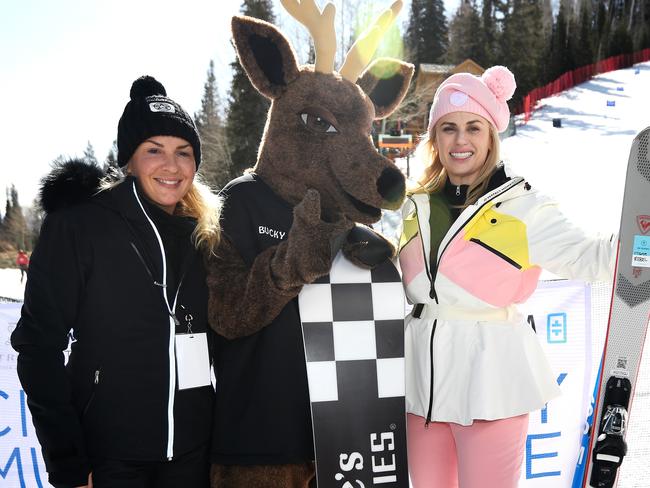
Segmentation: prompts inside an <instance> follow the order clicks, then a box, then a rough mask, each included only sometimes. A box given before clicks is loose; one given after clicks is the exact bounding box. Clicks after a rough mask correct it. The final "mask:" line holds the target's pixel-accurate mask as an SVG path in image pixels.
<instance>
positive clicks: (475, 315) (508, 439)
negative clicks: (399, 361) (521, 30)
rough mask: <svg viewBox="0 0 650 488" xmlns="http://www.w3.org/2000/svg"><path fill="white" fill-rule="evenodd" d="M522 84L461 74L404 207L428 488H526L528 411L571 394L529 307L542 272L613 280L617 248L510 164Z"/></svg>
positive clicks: (413, 413)
mask: <svg viewBox="0 0 650 488" xmlns="http://www.w3.org/2000/svg"><path fill="white" fill-rule="evenodd" d="M514 90H515V80H514V77H513V75H512V73H511V72H510V71H509V70H508V69H507V68H505V67H502V66H495V67H493V68H490V69H489V70H487V71H486V72H485V73H484V74H483V76H482V77H480V78H479V77H475V76H473V75H470V74H468V73H459V74H455V75H453V76H451V77H449V78H448V79H447V80H445V81H444V82H443V83H442V84H441V85H440V87H439V88H438V90H437V91H436V94H435V96H434V99H433V105H432V107H431V113H430V119H429V128H428V137H427V138H425V140H423V141H422V143H421V144H420V147H419V155H420V157H424V158H426V159H425V163H426V166H427V167H426V169H425V171H424V174H423V175H422V177H421V178H420V180H419V187H418V188H416V189H414V191H413V192H412V193H411V194H410V195H408V199H407V201H406V204H405V205H404V208H403V231H402V235H401V239H400V264H401V267H402V272H403V281H404V286H405V289H406V294H407V297H408V299H409V302H410V303H412V304H414V307H413V310H412V312H411V313H410V314H409V316H408V317H407V319H406V324H407V325H406V339H405V354H406V403H407V411H408V435H409V438H408V444H409V445H408V447H409V469H410V474H411V479H412V482H413V485H414V487H415V488H424V487H443V488H454V487H461V488H478V487H480V488H515V487H516V486H517V483H518V479H519V473H520V466H521V462H522V458H523V450H524V445H525V439H526V432H527V427H528V413H529V412H531V411H534V410H537V409H539V408H542V407H543V406H544V405H545V403H546V402H548V401H549V400H551V399H552V398H554V397H556V396H557V395H559V394H560V390H559V388H558V386H557V384H556V380H555V377H554V375H553V373H552V372H551V369H550V366H549V364H548V362H547V360H546V358H545V357H544V354H543V352H542V350H541V347H540V345H539V343H538V340H537V338H536V336H535V333H534V331H533V330H532V328H531V327H530V326H529V325H528V324H527V322H526V320H525V318H524V317H523V316H522V315H520V314H519V313H518V311H517V308H516V306H515V305H516V304H517V303H522V302H524V301H526V299H527V298H528V297H530V295H531V294H532V293H533V291H534V290H535V288H536V286H537V281H538V279H539V275H540V273H541V270H542V268H545V269H548V270H549V271H551V272H553V273H555V274H557V275H559V276H562V277H565V278H580V279H585V280H610V279H611V277H612V269H613V264H614V260H615V252H614V246H615V244H616V239H615V238H613V236H612V237H610V238H607V239H600V238H590V237H588V236H586V235H585V234H584V232H582V231H581V230H580V229H578V228H576V227H574V226H573V225H571V224H570V223H569V222H568V221H567V220H566V219H565V218H564V217H563V216H562V214H561V213H560V212H559V210H558V208H557V206H556V204H555V203H554V202H552V201H551V200H549V199H548V198H545V197H543V196H541V195H540V194H538V193H537V192H536V190H535V189H534V188H532V187H531V186H530V185H529V184H528V183H527V182H526V181H525V180H524V179H523V178H520V177H514V176H510V175H508V174H507V173H506V170H505V169H504V168H503V166H502V165H501V163H500V161H499V137H498V132H501V131H503V130H505V129H506V128H507V125H508V120H509V115H510V113H509V110H508V106H507V104H506V101H507V100H508V99H510V97H511V96H512V94H513V93H514Z"/></svg>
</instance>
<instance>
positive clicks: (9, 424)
mask: <svg viewBox="0 0 650 488" xmlns="http://www.w3.org/2000/svg"><path fill="white" fill-rule="evenodd" d="M21 306H22V303H0V486H6V487H12V488H14V487H15V488H19V487H20V488H32V487H33V488H43V487H50V486H51V485H50V484H49V483H48V482H47V473H46V471H45V464H44V462H43V456H42V454H41V447H40V445H39V443H38V439H36V433H35V432H34V426H33V425H32V416H31V415H30V413H29V409H28V408H27V398H26V396H25V392H24V391H23V390H22V388H21V386H20V382H19V381H18V375H17V374H16V358H17V356H18V354H17V353H16V351H14V350H13V349H12V348H11V343H10V342H9V336H10V335H11V332H12V331H13V330H14V327H16V322H17V321H18V318H19V317H20V307H21Z"/></svg>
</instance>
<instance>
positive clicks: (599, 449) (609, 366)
mask: <svg viewBox="0 0 650 488" xmlns="http://www.w3.org/2000/svg"><path fill="white" fill-rule="evenodd" d="M649 140H650V127H648V128H646V129H645V130H643V131H642V132H640V133H639V134H638V135H637V136H636V137H635V139H634V141H633V143H632V149H631V151H630V158H629V162H628V168H627V175H626V180H625V194H624V198H623V210H622V213H621V226H620V232H619V242H618V255H617V260H616V272H615V277H614V286H613V291H612V301H611V306H610V313H609V323H608V328H607V336H606V339H605V347H604V351H603V362H602V367H601V372H600V379H599V381H598V385H599V386H598V394H597V396H596V406H595V409H594V417H593V418H594V422H593V425H592V428H591V435H590V442H589V452H588V458H587V470H586V472H585V477H584V480H583V484H582V486H583V487H592V488H614V487H615V486H616V480H617V476H618V468H619V467H620V465H621V463H622V462H623V459H624V457H625V455H626V454H627V445H626V442H625V436H626V434H627V422H628V419H629V416H630V413H631V406H632V397H633V394H634V386H635V384H636V379H637V375H638V371H639V367H640V363H641V355H642V352H643V344H644V342H645V336H646V332H647V327H648V318H649V316H650V198H648V195H650V157H649V154H648V143H649Z"/></svg>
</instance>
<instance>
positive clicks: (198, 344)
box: [176, 332, 212, 390]
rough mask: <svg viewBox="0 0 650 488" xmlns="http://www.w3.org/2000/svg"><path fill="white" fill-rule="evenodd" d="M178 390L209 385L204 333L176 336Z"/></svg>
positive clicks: (206, 342)
mask: <svg viewBox="0 0 650 488" xmlns="http://www.w3.org/2000/svg"><path fill="white" fill-rule="evenodd" d="M176 370H177V372H178V376H177V378H178V389H179V390H187V389H189V388H198V387H201V386H208V385H211V384H212V383H211V381H210V356H209V354H208V336H207V334H206V333H205V332H201V333H196V334H194V333H192V334H176Z"/></svg>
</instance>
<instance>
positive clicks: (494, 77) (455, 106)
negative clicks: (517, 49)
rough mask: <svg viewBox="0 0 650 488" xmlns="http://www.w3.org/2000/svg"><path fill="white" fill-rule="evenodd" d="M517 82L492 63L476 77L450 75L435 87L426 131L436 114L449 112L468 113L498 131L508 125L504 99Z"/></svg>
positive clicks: (513, 91)
mask: <svg viewBox="0 0 650 488" xmlns="http://www.w3.org/2000/svg"><path fill="white" fill-rule="evenodd" d="M515 88H517V84H516V83H515V77H514V75H513V74H512V72H511V71H510V70H509V69H508V68H506V67H505V66H492V67H491V68H490V69H488V70H487V71H485V73H483V75H482V76H481V77H480V78H479V77H478V76H474V75H471V74H469V73H457V74H455V75H451V76H450V77H449V78H447V79H446V80H445V81H443V82H442V84H441V85H440V86H439V87H438V89H437V90H436V94H435V95H434V97H433V105H432V106H431V112H430V113H429V128H428V130H429V132H431V129H432V127H433V126H434V125H435V124H436V122H438V120H440V117H442V116H443V115H447V114H448V113H451V112H469V113H473V114H477V115H480V116H481V117H484V118H486V119H487V120H488V121H489V122H490V123H492V124H493V125H494V126H495V127H496V128H497V131H498V132H503V131H504V130H506V129H507V127H508V122H509V120H510V110H509V109H508V104H507V103H506V102H507V101H508V100H510V99H511V98H512V95H513V94H514V93H515Z"/></svg>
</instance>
